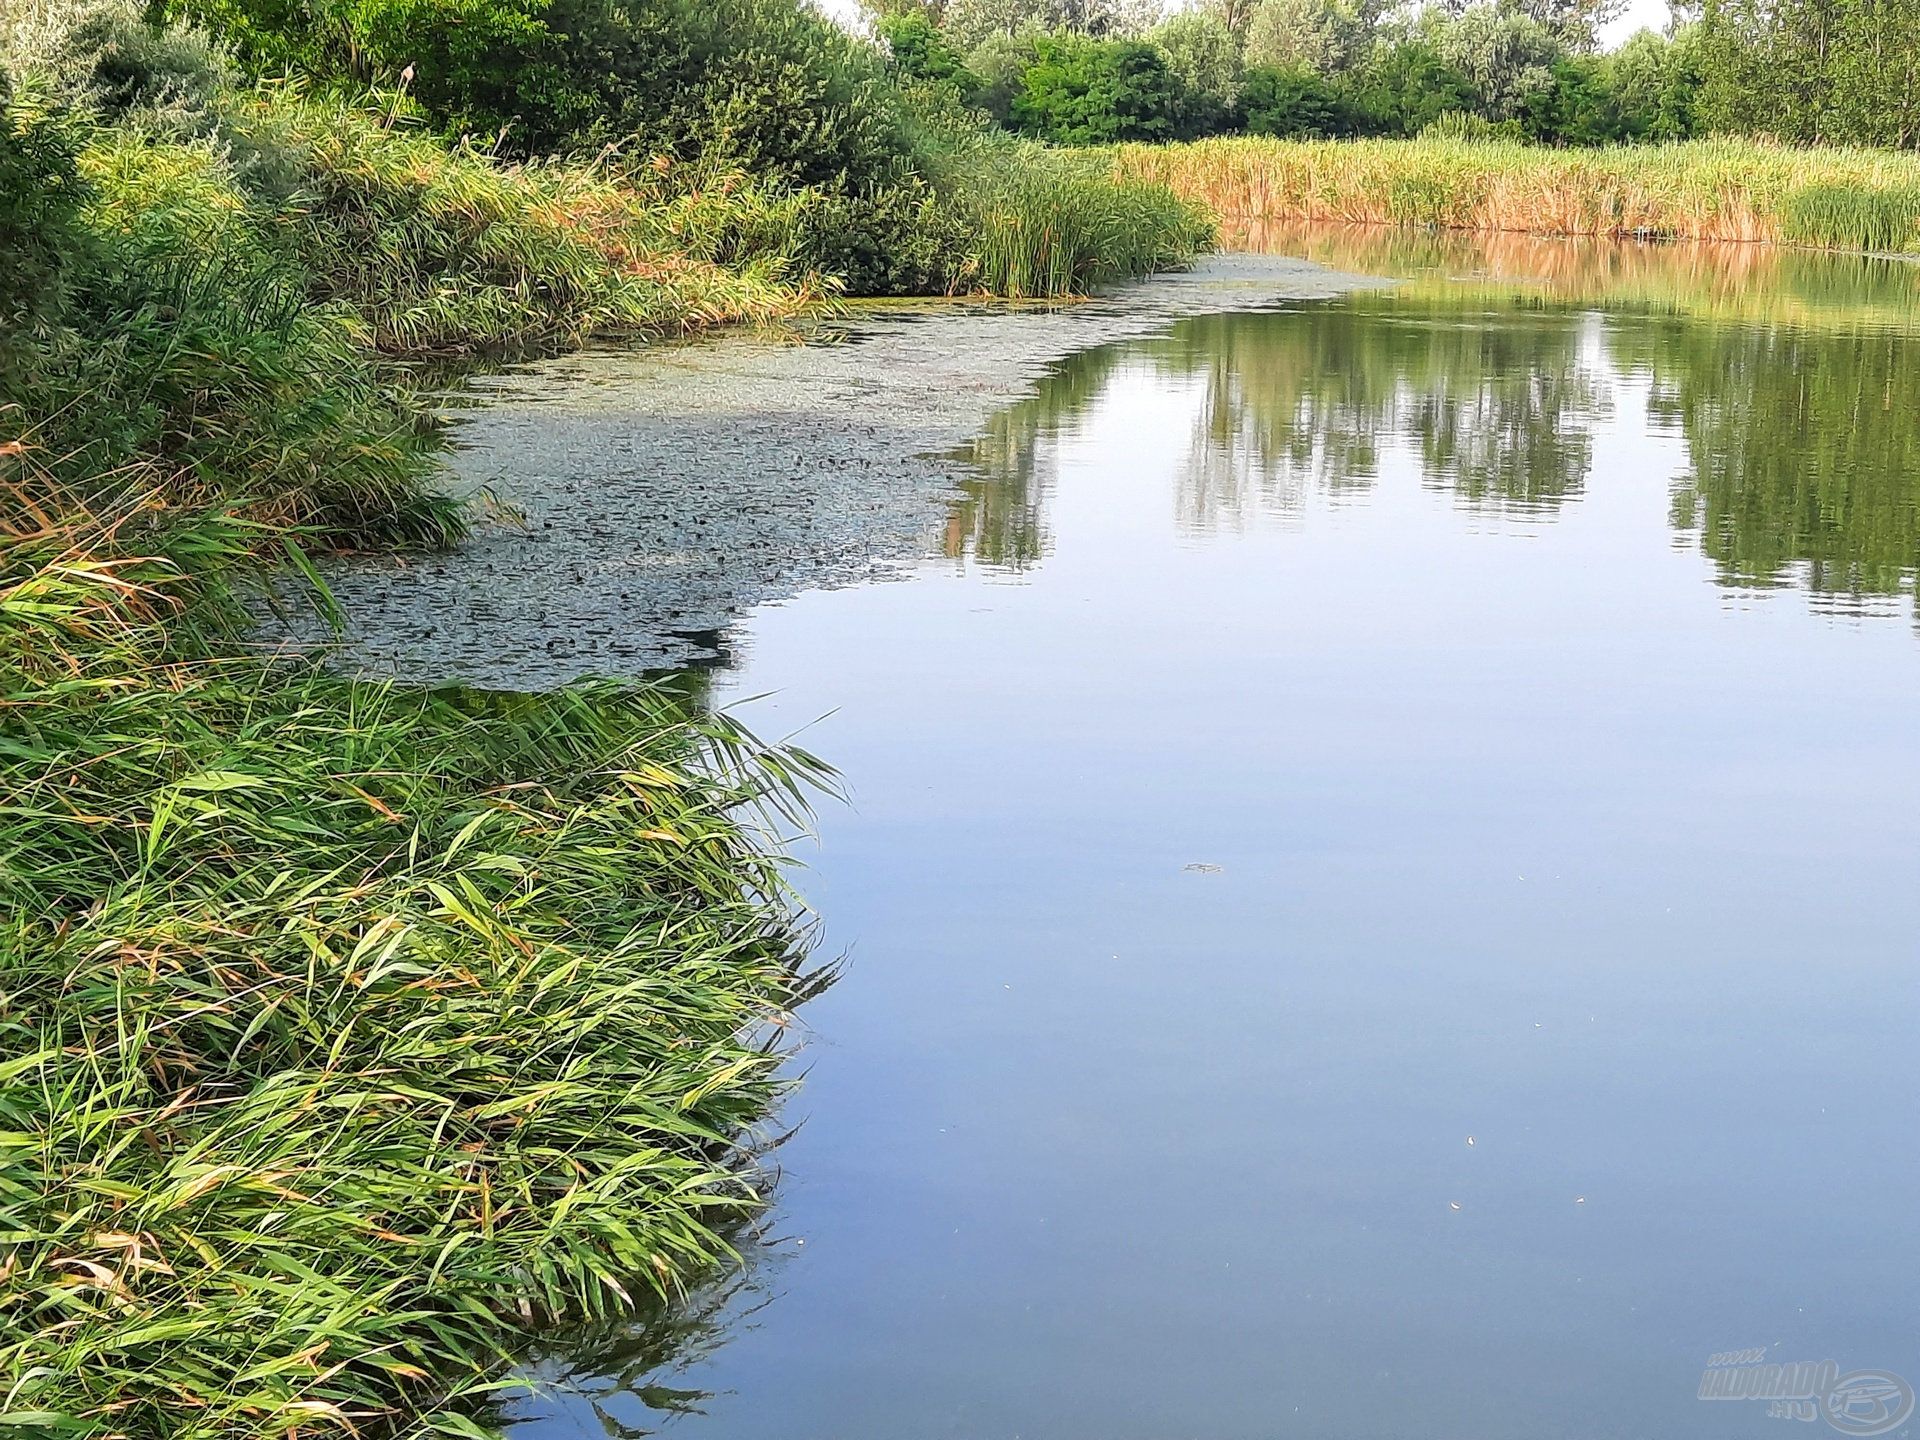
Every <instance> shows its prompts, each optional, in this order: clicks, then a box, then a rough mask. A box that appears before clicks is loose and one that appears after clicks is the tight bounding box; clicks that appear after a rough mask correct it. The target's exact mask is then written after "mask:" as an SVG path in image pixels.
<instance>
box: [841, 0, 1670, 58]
mask: <svg viewBox="0 0 1920 1440" xmlns="http://www.w3.org/2000/svg"><path fill="white" fill-rule="evenodd" d="M814 3H815V4H816V5H818V6H819V7H820V8H821V9H822V10H824V11H826V12H827V13H828V14H829V15H831V16H833V17H834V18H835V19H836V20H840V21H843V22H845V21H851V20H853V19H854V18H855V17H857V16H858V15H859V13H860V0H814ZM1169 8H1171V7H1169ZM1666 24H1667V0H1628V3H1627V13H1626V14H1625V15H1623V16H1621V17H1620V18H1619V19H1618V20H1616V21H1614V22H1613V24H1611V25H1609V26H1607V28H1606V29H1604V30H1602V31H1601V32H1600V39H1601V43H1603V44H1604V45H1606V46H1607V48H1608V49H1612V48H1613V47H1614V46H1615V45H1618V44H1619V43H1620V42H1621V41H1622V40H1625V39H1626V38H1627V37H1628V36H1629V35H1631V34H1633V32H1634V31H1636V30H1640V29H1651V30H1664V29H1665V28H1666Z"/></svg>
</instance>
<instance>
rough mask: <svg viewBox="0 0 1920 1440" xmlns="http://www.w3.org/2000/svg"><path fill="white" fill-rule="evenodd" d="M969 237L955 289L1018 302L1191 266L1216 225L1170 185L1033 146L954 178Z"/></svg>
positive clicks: (972, 165)
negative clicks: (1121, 176) (1120, 176)
mask: <svg viewBox="0 0 1920 1440" xmlns="http://www.w3.org/2000/svg"><path fill="white" fill-rule="evenodd" d="M954 188H955V190H956V193H957V194H958V196H959V202H958V203H959V207H960V211H961V213H962V215H963V216H964V218H965V223H966V226H967V229H968V231H969V240H968V249H967V256H966V260H965V262H964V263H963V265H962V267H961V268H960V270H959V271H958V273H957V276H956V287H957V288H962V289H969V288H971V289H980V290H985V291H988V292H990V293H992V294H995V295H1005V296H1010V297H1015V298H1021V297H1033V296H1040V297H1048V296H1062V295H1081V294H1085V293H1087V292H1088V291H1090V290H1092V289H1094V288H1096V287H1097V286H1100V285H1103V284H1106V283H1109V282H1111V281H1114V280H1122V279H1129V278H1132V277H1136V276H1141V275H1147V274H1151V273H1152V272H1154V271H1156V270H1167V269H1175V268H1179V267H1183V266H1185V265H1186V264H1188V263H1189V262H1190V261H1191V260H1192V258H1193V256H1194V254H1195V253H1196V252H1197V251H1199V250H1201V249H1204V248H1205V247H1206V246H1207V245H1208V244H1209V243H1210V242H1211V239H1212V226H1211V224H1210V223H1209V222H1208V221H1207V219H1206V218H1205V217H1204V215H1202V214H1201V212H1200V211H1198V210H1197V209H1196V208H1195V207H1194V206H1193V205H1191V204H1190V203H1188V202H1186V201H1183V200H1180V199H1178V198H1177V197H1176V196H1175V195H1174V194H1173V193H1172V191H1170V190H1169V189H1167V187H1165V186H1164V185H1160V184H1157V183H1151V182H1140V181H1127V180H1116V179H1115V178H1114V177H1113V176H1111V175H1110V174H1108V173H1106V172H1105V171H1104V170H1103V169H1102V168H1100V167H1098V166H1095V165H1089V164H1087V163H1086V162H1085V161H1084V160H1083V159H1081V158H1080V157H1078V156H1072V155H1065V154H1062V153H1060V152H1058V151H1050V150H1046V149H1042V148H1041V147H1039V146H1034V145H1021V146H1000V147H991V148H987V149H986V150H985V151H984V153H982V154H981V155H979V156H976V157H974V158H973V159H972V160H971V161H970V162H969V163H968V164H967V165H966V166H965V167H964V168H963V169H962V171H961V173H960V175H959V177H958V178H957V179H956V180H955V182H954Z"/></svg>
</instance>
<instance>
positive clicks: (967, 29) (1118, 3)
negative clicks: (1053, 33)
mask: <svg viewBox="0 0 1920 1440" xmlns="http://www.w3.org/2000/svg"><path fill="white" fill-rule="evenodd" d="M1131 10H1132V7H1131V6H1130V5H1129V4H1128V3H1127V0H949V3H948V4H947V6H946V12H945V15H944V17H943V18H942V20H941V28H943V29H944V30H945V31H946V32H947V35H948V36H949V38H951V40H952V41H953V43H954V45H955V46H957V47H958V48H960V49H962V50H971V49H973V48H974V47H975V46H977V45H979V44H980V42H981V41H983V40H985V39H986V38H987V37H988V36H989V35H996V34H997V35H1017V34H1019V33H1020V32H1021V31H1022V30H1027V29H1039V30H1067V31H1072V32H1073V33H1074V34H1076V35H1094V36H1103V35H1114V34H1119V33H1121V32H1123V31H1125V30H1127V29H1128V28H1129V21H1130V18H1131Z"/></svg>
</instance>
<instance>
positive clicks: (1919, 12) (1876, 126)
mask: <svg viewBox="0 0 1920 1440" xmlns="http://www.w3.org/2000/svg"><path fill="white" fill-rule="evenodd" d="M1699 28H1700V35H1699V42H1698V43H1699V66H1700V75H1701V86H1700V114H1701V118H1702V120H1703V122H1704V123H1705V124H1706V126H1707V127H1709V128H1711V129H1715V130H1730V131H1738V132H1746V133H1758V134H1770V135H1774V136H1777V137H1778V138H1780V139H1783V140H1789V141H1795V142H1799V143H1804V144H1816V143H1825V144H1860V145H1892V146H1899V147H1902V148H1912V147H1913V146H1915V145H1916V144H1920V0H1707V3H1706V5H1705V7H1704V9H1703V10H1702V12H1701V18H1700V27H1699Z"/></svg>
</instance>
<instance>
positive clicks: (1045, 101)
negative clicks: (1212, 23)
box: [1012, 35, 1187, 145]
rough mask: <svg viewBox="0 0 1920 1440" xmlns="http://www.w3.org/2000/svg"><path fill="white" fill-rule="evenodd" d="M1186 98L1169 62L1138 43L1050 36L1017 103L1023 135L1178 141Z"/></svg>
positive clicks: (1064, 140)
mask: <svg viewBox="0 0 1920 1440" xmlns="http://www.w3.org/2000/svg"><path fill="white" fill-rule="evenodd" d="M1186 108H1187V104H1186V96H1185V93H1184V90H1183V87H1182V86H1181V84H1180V80H1179V77H1178V76H1176V75H1175V74H1174V73H1173V71H1172V69H1171V68H1170V67H1169V66H1168V64H1167V61H1166V57H1165V56H1164V55H1162V54H1161V53H1160V51H1158V50H1157V49H1155V48H1154V47H1153V46H1151V45H1147V44H1143V43H1141V42H1140V41H1135V40H1091V39H1088V38H1086V37H1085V36H1079V35H1050V36H1047V37H1045V38H1044V39H1041V40H1039V41H1037V42H1036V43H1035V45H1034V61H1033V64H1032V65H1031V66H1029V67H1028V69H1027V71H1026V74H1025V75H1024V76H1023V77H1022V81H1021V88H1020V90H1019V91H1018V92H1017V93H1016V94H1015V95H1014V97H1013V107H1012V119H1013V123H1014V125H1015V127H1016V128H1018V129H1020V130H1021V131H1023V132H1025V133H1026V134H1029V135H1034V136H1037V137H1039V138H1041V139H1043V140H1051V141H1053V142H1055V143H1056V144H1061V145H1099V144H1105V143H1107V142H1109V141H1114V140H1170V139H1173V138H1175V137H1176V135H1177V134H1178V132H1179V125H1180V120H1181V117H1182V115H1183V114H1184V113H1185V112H1186Z"/></svg>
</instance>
